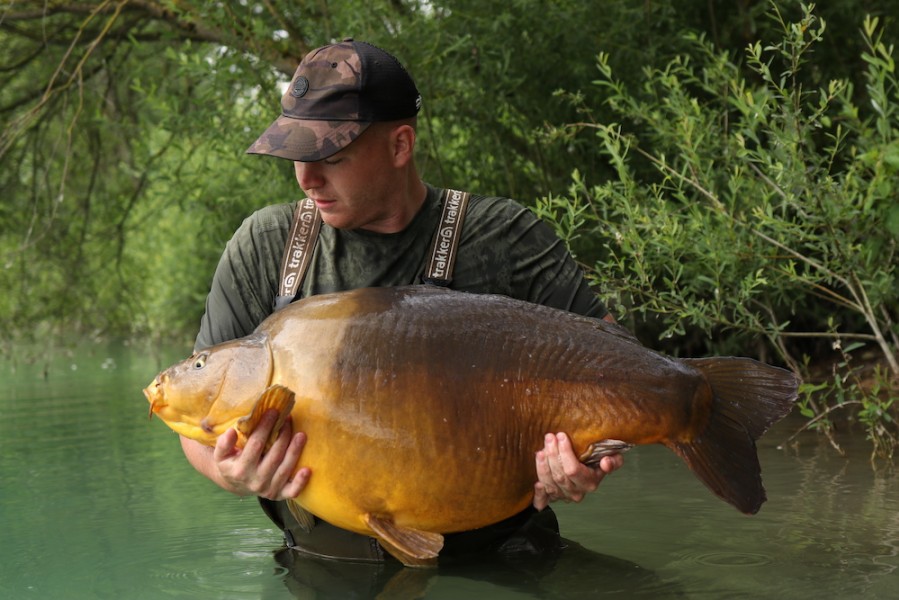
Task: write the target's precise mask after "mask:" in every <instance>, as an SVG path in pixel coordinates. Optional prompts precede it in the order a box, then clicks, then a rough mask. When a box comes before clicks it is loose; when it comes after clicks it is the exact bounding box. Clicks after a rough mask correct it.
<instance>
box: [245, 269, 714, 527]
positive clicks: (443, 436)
mask: <svg viewBox="0 0 899 600" xmlns="http://www.w3.org/2000/svg"><path fill="white" fill-rule="evenodd" d="M263 327H264V328H265V329H266V331H267V333H268V335H269V340H270V345H271V351H272V356H273V361H274V375H273V381H272V383H280V384H282V385H285V386H287V387H289V388H290V389H291V390H293V391H294V392H295V393H296V406H295V408H294V411H293V417H294V428H295V430H299V431H304V432H306V434H307V437H308V442H307V444H306V447H305V449H304V451H303V456H302V460H301V463H302V464H303V465H305V466H309V467H311V468H312V472H313V476H312V478H311V480H310V482H309V485H308V486H307V488H306V489H305V490H304V492H303V493H302V494H301V495H300V496H299V497H298V499H297V500H298V502H299V503H300V504H301V505H303V506H304V507H305V508H307V509H308V510H310V511H311V512H313V513H314V514H317V515H318V516H320V517H321V518H323V519H325V520H326V521H329V522H331V523H333V524H335V525H338V526H340V527H343V528H347V529H351V530H354V531H358V532H361V533H368V532H369V531H368V529H367V527H366V525H365V523H364V521H363V518H364V515H365V514H374V515H390V516H391V518H392V519H393V520H394V521H395V522H396V523H397V524H398V525H400V526H409V527H414V528H417V529H424V530H428V531H435V532H441V533H448V532H454V531H462V530H468V529H473V528H477V527H482V526H485V525H488V524H490V523H494V522H497V521H499V520H502V519H503V518H506V517H508V516H511V515H512V514H515V513H516V512H518V511H520V510H522V509H523V508H525V507H526V506H527V505H528V504H530V502H531V498H532V492H533V485H534V482H535V481H536V472H535V461H534V453H535V452H536V451H537V450H539V449H540V448H542V447H543V436H544V434H545V433H547V432H556V431H565V432H566V433H568V434H569V435H570V436H571V438H572V440H573V441H574V443H575V447H576V448H575V449H576V452H579V453H580V452H582V451H584V450H585V449H586V448H587V447H588V446H589V445H590V444H591V443H593V442H597V441H600V440H604V439H618V440H623V441H626V442H629V443H634V444H642V443H653V442H659V441H665V440H668V439H675V438H678V439H681V438H689V437H690V436H691V435H692V434H693V432H694V430H695V429H697V428H698V427H700V426H701V425H702V424H704V420H705V418H706V417H707V412H708V410H709V408H708V401H709V400H710V399H709V398H708V397H707V396H708V394H707V393H706V391H705V390H704V387H703V386H704V385H705V384H704V381H703V379H702V377H701V376H700V375H699V374H698V373H697V372H696V371H695V370H694V369H691V368H689V367H686V366H685V365H683V364H681V363H680V362H678V361H675V360H673V359H670V358H667V357H665V356H662V355H660V354H658V353H655V352H652V351H650V350H647V349H646V348H644V347H642V346H640V345H639V344H637V343H636V342H634V341H633V340H631V339H628V338H627V337H626V336H624V335H621V334H620V333H618V332H617V330H615V329H614V328H613V327H610V326H607V325H606V324H604V323H600V322H596V321H594V320H589V319H585V318H581V317H577V316H574V315H570V314H568V313H563V312H561V311H554V310H551V309H545V308H543V307H533V306H530V305H525V304H523V303H520V302H515V301H510V300H509V299H506V298H502V297H498V296H479V297H476V298H474V299H472V297H471V295H469V294H463V293H460V292H449V291H445V290H440V289H432V288H425V287H422V286H418V287H415V288H385V289H370V290H358V291H356V292H350V293H345V294H340V295H339V302H335V301H334V298H332V297H329V296H324V297H320V299H317V298H311V299H309V300H307V301H304V302H303V303H298V304H295V305H293V306H291V307H289V308H288V309H285V310H284V311H282V312H280V313H278V314H276V315H274V316H273V317H272V318H270V319H269V320H268V321H266V323H265V324H264V325H263Z"/></svg>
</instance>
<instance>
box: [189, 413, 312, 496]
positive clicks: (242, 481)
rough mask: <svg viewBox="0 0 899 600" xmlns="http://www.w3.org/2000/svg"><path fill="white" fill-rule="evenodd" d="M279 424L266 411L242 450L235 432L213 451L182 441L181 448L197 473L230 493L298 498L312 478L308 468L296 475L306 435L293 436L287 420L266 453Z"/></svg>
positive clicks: (274, 415)
mask: <svg viewBox="0 0 899 600" xmlns="http://www.w3.org/2000/svg"><path fill="white" fill-rule="evenodd" d="M277 420H278V413H277V411H274V410H270V411H267V412H266V413H265V415H264V416H263V417H262V420H261V421H260V422H259V425H258V426H257V427H256V429H254V430H253V432H252V433H251V434H250V436H249V437H248V438H247V443H246V445H245V446H244V447H243V448H237V447H236V443H237V432H236V431H234V430H233V429H229V430H228V431H226V432H225V433H223V434H222V435H220V436H219V437H218V440H216V444H215V448H214V449H213V448H209V447H207V446H202V445H201V444H199V443H198V442H194V441H193V440H188V439H187V438H183V437H182V438H181V446H182V448H183V449H184V453H185V455H187V458H188V460H189V461H190V462H191V464H192V465H193V466H194V467H195V468H196V469H197V470H198V471H200V472H201V473H203V474H204V475H206V477H208V478H209V479H211V480H212V481H214V482H215V483H217V484H218V485H219V486H220V487H222V488H224V489H226V490H228V491H229V492H233V493H235V494H238V495H241V496H249V495H255V496H262V497H264V498H269V499H270V500H285V499H287V498H295V497H296V496H297V495H299V493H300V492H301V491H302V490H303V488H304V487H306V483H307V482H308V481H309V477H310V476H311V471H310V469H309V468H307V467H303V468H300V469H299V470H298V471H297V473H296V474H294V469H295V468H296V466H297V461H298V460H299V458H300V454H301V453H302V452H303V446H304V445H305V443H306V435H305V434H303V433H296V434H294V433H293V431H292V427H291V423H290V420H288V421H287V422H286V423H285V424H284V427H282V428H281V431H280V433H279V434H278V437H277V439H276V440H275V442H274V443H273V444H272V446H271V448H269V449H268V451H267V452H266V451H265V445H266V442H267V441H268V439H269V436H270V434H271V432H272V430H273V429H274V427H275V424H276V422H277Z"/></svg>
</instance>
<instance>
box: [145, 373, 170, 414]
mask: <svg viewBox="0 0 899 600" xmlns="http://www.w3.org/2000/svg"><path fill="white" fill-rule="evenodd" d="M143 392H144V396H146V398H147V401H148V402H149V403H150V414H149V415H147V416H148V418H150V419H152V418H153V413H158V412H159V411H160V410H162V409H163V408H165V407H166V406H168V404H166V403H165V402H164V400H163V398H164V395H165V394H164V392H163V390H162V380H161V379H160V378H159V377H158V376H157V377H156V379H154V380H153V383H151V384H150V385H148V386H147V387H145V388H144V390H143Z"/></svg>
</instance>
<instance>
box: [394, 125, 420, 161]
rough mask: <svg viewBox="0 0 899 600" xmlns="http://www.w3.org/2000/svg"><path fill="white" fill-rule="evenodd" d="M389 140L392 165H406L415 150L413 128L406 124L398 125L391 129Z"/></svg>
mask: <svg viewBox="0 0 899 600" xmlns="http://www.w3.org/2000/svg"><path fill="white" fill-rule="evenodd" d="M390 141H391V147H392V148H393V164H394V166H396V167H404V166H406V165H407V164H408V163H409V162H410V161H411V160H412V158H413V155H414V151H415V128H414V127H412V126H411V125H406V124H403V125H400V126H398V127H397V128H396V129H394V130H393V132H392V135H391V139H390Z"/></svg>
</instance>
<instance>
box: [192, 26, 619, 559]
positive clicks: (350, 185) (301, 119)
mask: <svg viewBox="0 0 899 600" xmlns="http://www.w3.org/2000/svg"><path fill="white" fill-rule="evenodd" d="M420 106H421V97H420V95H419V93H418V90H417V89H416V86H415V84H414V82H413V81H412V79H411V77H410V76H409V75H408V73H407V72H406V70H405V69H404V68H403V67H402V66H401V65H400V63H399V62H398V61H397V60H396V59H395V58H394V57H393V56H391V55H390V54H388V53H387V52H384V51H383V50H381V49H379V48H376V47H374V46H371V45H369V44H366V43H362V42H355V41H352V40H345V41H344V42H342V43H339V44H333V45H329V46H325V47H323V48H319V49H317V50H314V51H312V52H310V53H309V54H308V55H307V56H306V57H305V58H304V59H303V62H302V63H301V64H300V66H299V67H298V69H297V71H296V74H295V75H294V78H293V81H292V82H291V85H290V86H289V88H288V90H287V91H286V92H285V94H284V96H283V98H282V115H281V116H280V117H279V118H278V119H277V120H276V121H275V122H274V123H273V124H272V125H271V126H270V127H269V128H268V130H266V132H265V133H263V134H262V136H261V137H260V138H259V139H258V140H257V141H256V142H255V143H254V144H253V145H252V146H251V147H250V148H249V150H248V152H249V153H253V154H266V155H270V156H276V157H280V158H284V159H287V160H291V161H294V165H295V172H296V178H297V182H298V183H299V185H300V187H301V188H302V190H303V191H304V192H305V194H306V196H307V198H309V199H311V200H313V201H314V203H315V206H316V207H317V209H318V211H319V213H320V218H321V221H323V224H322V226H321V230H320V232H319V233H318V238H317V242H316V245H315V249H314V252H313V253H312V255H311V256H312V259H311V263H310V264H309V267H308V271H307V272H306V273H305V276H303V278H302V283H301V286H300V291H299V292H298V293H297V294H296V297H297V298H300V297H307V296H311V295H315V294H321V293H327V292H334V291H340V290H348V289H353V288H360V287H369V286H393V285H409V284H415V283H420V281H421V276H422V273H423V267H424V264H425V257H426V255H427V254H428V248H429V246H430V244H431V239H432V238H433V236H434V233H435V230H437V228H438V225H439V224H440V219H441V212H442V203H443V201H442V191H441V190H438V189H436V188H434V187H432V186H430V185H427V184H425V183H424V182H423V181H422V180H421V178H420V177H419V175H418V172H417V169H416V167H415V163H414V160H413V151H414V148H415V136H416V130H415V124H416V121H415V119H416V115H417V113H418V110H419V108H420ZM294 212H295V208H294V205H286V204H285V205H278V206H269V207H267V208H264V209H262V210H260V211H258V212H256V213H255V214H253V215H252V216H251V217H249V218H248V219H247V220H246V221H245V222H244V223H243V225H242V226H241V227H240V229H238V231H237V232H236V233H235V235H234V237H233V238H232V239H231V241H230V242H229V243H228V246H227V247H226V249H225V252H224V254H223V255H222V258H221V260H220V262H219V265H218V268H217V269H216V273H215V276H214V278H213V282H212V287H211V290H210V293H209V296H208V298H207V301H206V314H205V315H204V317H203V321H202V324H201V329H200V333H199V335H198V337H197V342H196V346H197V348H198V349H200V348H204V347H207V346H210V345H212V344H217V343H221V342H223V341H226V340H229V339H233V338H236V337H241V336H244V335H247V334H248V333H250V332H251V331H252V330H253V329H255V327H256V326H257V325H258V324H259V323H260V322H261V321H262V320H263V319H264V318H265V317H266V316H268V315H269V314H271V312H272V311H273V309H274V307H275V303H276V299H277V293H278V284H279V266H280V263H281V257H282V255H283V254H284V252H285V246H286V245H287V243H288V240H289V238H290V237H291V234H290V226H291V223H292V221H293V219H294ZM450 285H451V287H452V288H455V289H460V290H465V291H470V292H481V293H499V294H505V295H508V296H513V297H517V298H520V299H523V300H528V301H531V302H536V303H541V304H546V305H550V306H555V307H558V308H562V309H566V310H570V311H573V312H578V313H581V314H584V315H587V316H593V317H597V318H603V317H605V318H607V319H611V317H610V316H608V315H607V311H606V309H605V308H604V307H603V306H602V304H601V303H600V302H599V301H598V300H597V299H596V297H595V296H594V295H593V294H592V293H591V292H590V290H589V289H588V287H587V285H586V283H585V281H584V277H583V274H582V273H581V272H580V270H579V269H578V267H577V266H576V264H575V263H574V260H573V259H572V258H571V256H570V255H568V253H567V251H566V250H565V248H564V245H563V244H562V243H561V242H560V240H559V239H558V238H556V237H555V235H554V234H553V233H552V232H551V230H550V229H549V227H547V226H546V225H545V224H542V223H540V222H539V221H538V220H537V219H536V218H535V217H534V216H533V215H532V213H530V211H528V210H526V209H524V208H523V207H522V206H520V205H519V204H517V203H515V202H513V201H511V200H508V199H503V198H487V197H482V196H472V197H471V201H470V205H469V208H468V210H467V214H466V216H465V221H464V227H463V228H462V231H461V238H460V241H459V244H458V249H457V253H456V263H455V268H454V270H453V273H452V280H451V284H450ZM310 343H314V341H310ZM274 422H275V415H273V414H270V415H267V418H266V419H265V420H263V422H262V423H261V424H260V426H259V427H258V428H257V429H256V430H255V432H254V433H253V434H252V435H251V436H250V438H249V440H248V442H247V444H246V446H245V447H244V448H243V449H242V450H238V449H236V448H235V441H236V435H235V433H234V432H233V431H229V432H228V433H225V434H223V435H222V436H221V437H220V438H219V439H218V443H217V444H216V446H215V448H214V449H213V448H208V447H206V446H202V445H200V444H198V443H197V442H194V441H191V440H188V439H185V438H182V447H183V449H184V453H185V455H186V456H187V458H188V460H189V461H190V462H191V464H193V465H194V467H195V468H196V469H197V470H198V471H200V472H201V473H203V474H204V475H205V476H206V477H208V478H209V479H211V480H212V481H214V482H215V483H217V484H218V485H219V486H221V487H222V488H224V489H226V490H228V491H231V492H233V493H235V494H240V495H256V496H259V497H260V498H261V502H262V504H263V508H264V509H265V510H266V512H267V514H268V515H269V516H270V517H271V518H272V519H273V520H274V521H275V523H277V524H278V525H279V526H280V527H281V528H282V530H284V532H285V537H286V539H287V543H288V545H289V546H291V547H295V548H296V549H298V550H300V551H305V552H309V553H312V554H316V555H319V556H328V557H333V558H346V559H352V560H363V561H378V560H382V559H383V556H384V554H383V551H382V550H381V549H380V548H379V547H378V545H377V543H376V542H375V541H374V540H371V539H369V538H365V537H363V536H359V535H357V534H352V533H349V532H346V531H342V530H339V529H337V528H335V527H332V526H330V525H328V524H327V523H323V522H318V523H317V524H316V525H315V527H313V528H312V529H311V531H304V530H303V528H302V527H300V524H299V523H298V522H297V521H296V520H295V519H294V517H293V515H291V514H290V512H289V511H288V510H286V508H285V504H286V503H284V502H281V501H282V500H284V499H286V498H292V497H295V496H296V495H298V494H299V493H300V492H301V491H302V489H303V488H304V486H305V485H306V483H307V482H308V481H309V478H310V477H314V474H312V473H311V472H310V470H309V469H308V468H305V467H301V468H300V469H299V470H298V471H297V472H296V474H294V469H295V468H296V466H297V464H300V465H302V448H303V445H304V443H305V436H304V434H303V433H302V432H292V431H291V430H290V428H289V426H288V427H285V428H284V429H282V431H281V432H280V434H279V435H278V437H277V440H276V442H275V443H274V444H273V445H272V447H271V448H270V449H269V450H268V452H263V448H264V445H265V441H266V440H267V439H268V437H269V434H270V433H271V431H272V428H273V426H274ZM536 466H537V473H538V479H539V480H538V481H537V482H536V483H535V486H534V503H533V508H531V509H528V510H526V511H524V512H523V513H521V514H520V515H516V516H515V517H513V518H511V519H509V520H507V521H505V522H503V523H500V524H497V525H496V526H492V527H488V528H485V529H484V530H479V531H478V532H474V533H472V534H466V533H462V534H453V535H449V536H446V537H447V539H446V545H445V546H444V551H443V553H442V554H441V556H443V555H444V554H447V555H452V554H454V553H455V554H464V553H468V552H475V551H480V550H485V549H489V550H496V549H499V550H500V551H502V552H515V551H527V552H541V551H543V550H545V549H548V548H557V547H558V528H557V527H558V526H557V524H556V523H555V518H554V516H553V515H552V512H551V511H549V510H545V511H544V510H543V509H544V508H546V506H547V505H548V503H549V502H550V501H554V500H573V501H580V500H581V499H582V498H583V497H584V495H585V493H587V492H589V491H592V490H594V489H596V487H597V485H598V484H599V482H600V481H601V480H602V478H603V477H604V475H606V474H608V473H611V472H612V471H614V470H615V469H617V468H618V467H620V466H621V458H620V456H612V457H606V458H604V459H603V461H602V462H601V464H600V465H599V466H598V467H597V468H590V467H587V466H585V465H583V464H581V463H580V462H579V461H578V460H577V457H576V456H575V455H574V453H573V451H572V448H571V444H570V442H569V440H568V438H567V437H566V436H565V435H564V433H559V434H547V435H546V438H545V447H544V449H543V450H542V451H540V452H538V453H537V456H536ZM539 511H542V512H539Z"/></svg>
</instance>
